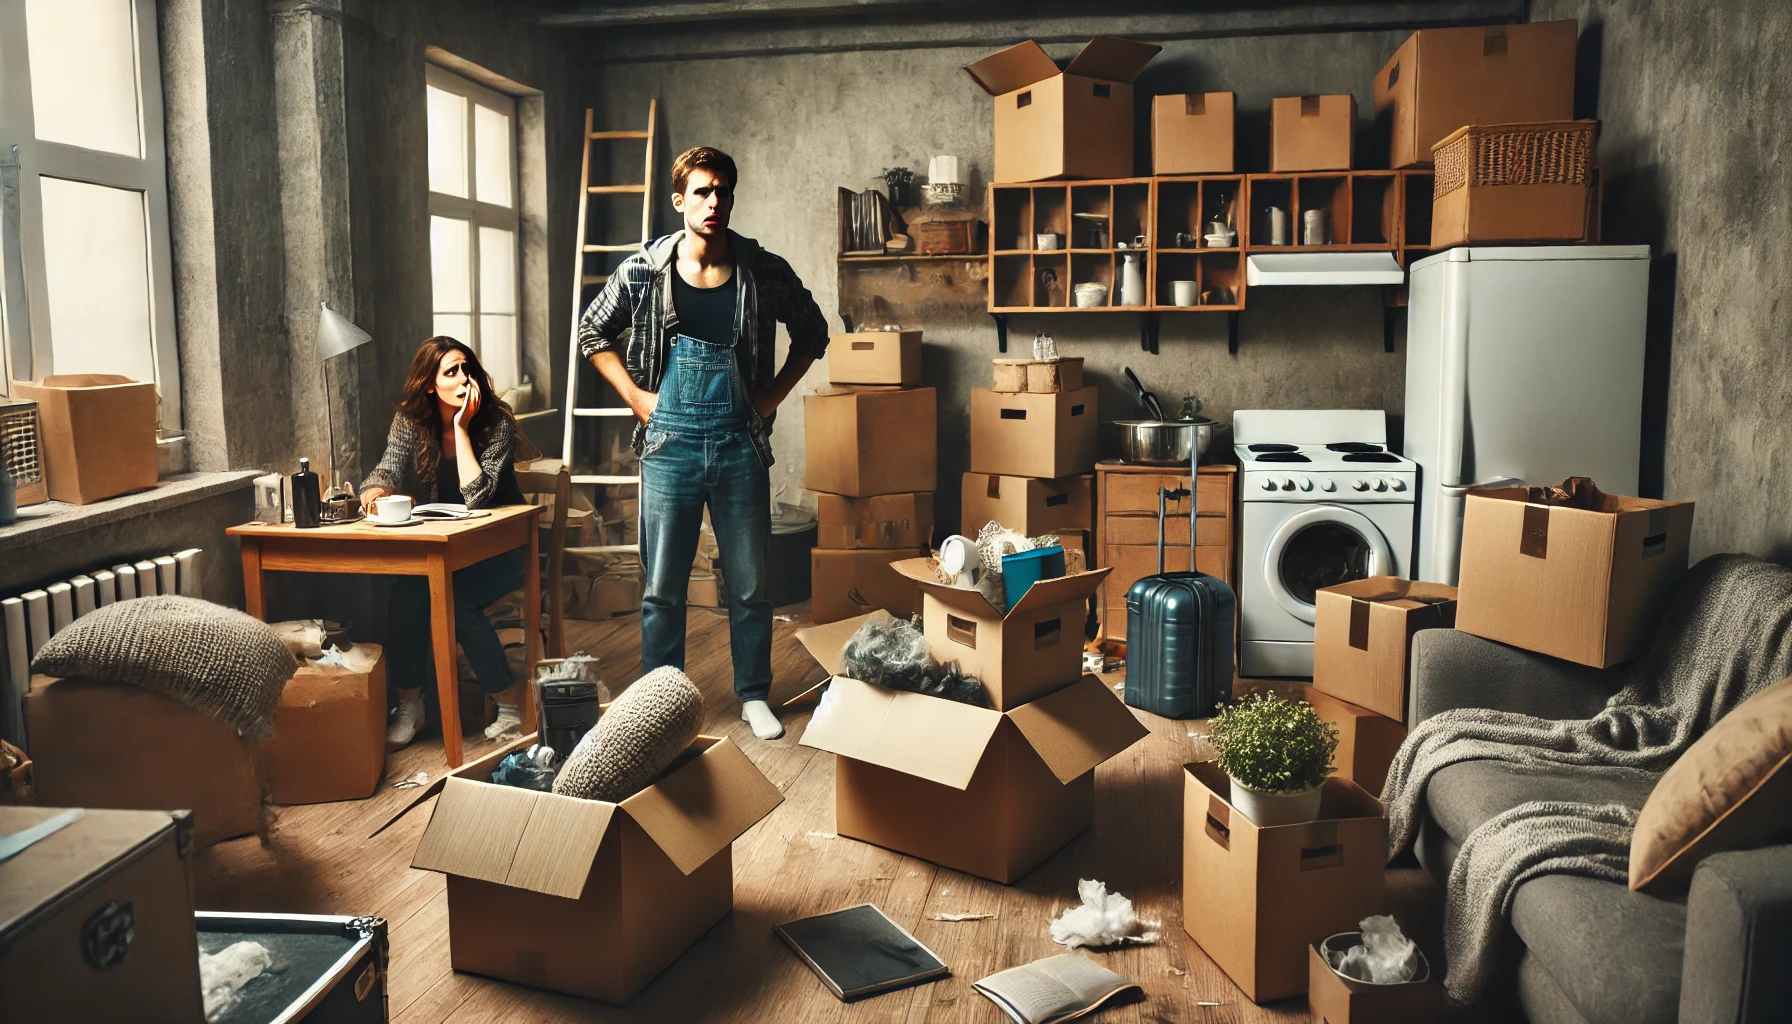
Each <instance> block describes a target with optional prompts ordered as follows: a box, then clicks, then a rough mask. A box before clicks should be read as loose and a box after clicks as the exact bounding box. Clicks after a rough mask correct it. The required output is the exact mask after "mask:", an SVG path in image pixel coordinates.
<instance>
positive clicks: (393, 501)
mask: <svg viewBox="0 0 1792 1024" xmlns="http://www.w3.org/2000/svg"><path fill="white" fill-rule="evenodd" d="M373 518H374V519H375V520H377V521H379V522H382V523H402V522H404V521H405V520H407V519H409V518H411V499H410V496H409V495H406V494H388V495H385V496H384V497H380V498H375V499H373Z"/></svg>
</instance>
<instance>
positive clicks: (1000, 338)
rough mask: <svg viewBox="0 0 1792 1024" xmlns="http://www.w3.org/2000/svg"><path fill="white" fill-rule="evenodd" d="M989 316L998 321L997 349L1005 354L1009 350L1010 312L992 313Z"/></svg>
mask: <svg viewBox="0 0 1792 1024" xmlns="http://www.w3.org/2000/svg"><path fill="white" fill-rule="evenodd" d="M989 318H990V319H991V320H994V321H995V322H996V351H997V352H1001V353H1004V354H1005V353H1007V351H1008V314H1006V313H991V314H989Z"/></svg>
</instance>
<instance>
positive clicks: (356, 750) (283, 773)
mask: <svg viewBox="0 0 1792 1024" xmlns="http://www.w3.org/2000/svg"><path fill="white" fill-rule="evenodd" d="M342 656H343V659H344V660H346V661H347V662H348V667H346V668H341V667H337V666H333V665H321V664H318V663H317V662H315V661H306V662H305V663H303V664H301V665H300V666H299V670H298V671H297V672H295V673H293V677H292V679H291V680H290V681H288V682H287V684H286V689H284V690H282V691H281V693H280V708H279V712H278V717H277V718H276V719H275V722H274V735H273V737H272V738H271V739H269V740H267V742H266V745H265V750H266V752H267V761H268V783H269V786H270V788H271V790H272V795H273V802H274V803H277V804H316V803H325V802H327V801H331V800H359V799H362V798H363V797H368V796H372V795H373V793H374V791H375V790H377V789H379V788H380V779H381V777H383V776H384V775H385V771H386V660H385V656H384V652H383V651H382V649H381V648H380V646H379V645H378V644H356V645H354V646H353V647H350V648H349V649H348V650H346V651H344V652H342Z"/></svg>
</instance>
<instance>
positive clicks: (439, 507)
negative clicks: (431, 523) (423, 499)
mask: <svg viewBox="0 0 1792 1024" xmlns="http://www.w3.org/2000/svg"><path fill="white" fill-rule="evenodd" d="M489 514H490V513H488V512H475V511H473V510H472V509H469V508H467V506H465V505H462V504H461V503H459V502H451V501H432V502H430V503H429V504H427V505H418V506H417V507H416V508H413V509H411V516H412V518H415V519H477V518H479V517H480V516H483V515H489Z"/></svg>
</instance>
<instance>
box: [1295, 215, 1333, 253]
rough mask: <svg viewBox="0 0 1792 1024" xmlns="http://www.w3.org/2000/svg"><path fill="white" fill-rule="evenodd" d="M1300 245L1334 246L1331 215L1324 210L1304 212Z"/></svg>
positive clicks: (1301, 221) (1301, 220)
mask: <svg viewBox="0 0 1792 1024" xmlns="http://www.w3.org/2000/svg"><path fill="white" fill-rule="evenodd" d="M1300 244H1302V245H1330V244H1332V218H1331V214H1329V213H1327V212H1326V211H1324V210H1302V211H1301V214H1300Z"/></svg>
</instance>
